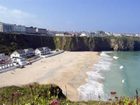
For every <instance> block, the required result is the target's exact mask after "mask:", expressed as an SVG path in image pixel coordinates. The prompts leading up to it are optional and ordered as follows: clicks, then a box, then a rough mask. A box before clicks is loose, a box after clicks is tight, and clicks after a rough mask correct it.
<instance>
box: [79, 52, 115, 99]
mask: <svg viewBox="0 0 140 105" xmlns="http://www.w3.org/2000/svg"><path fill="white" fill-rule="evenodd" d="M112 60H113V59H112V58H111V57H110V56H109V55H107V54H106V53H105V52H102V53H101V54H100V60H99V62H98V63H97V64H95V65H94V67H93V68H94V70H93V71H89V72H87V75H88V79H87V80H86V82H87V83H86V84H84V85H82V86H80V87H79V88H78V91H79V100H98V99H99V96H100V97H101V98H102V99H104V97H105V95H104V89H103V88H104V85H103V83H104V79H105V78H104V76H103V75H102V74H103V73H102V72H104V71H108V70H110V65H111V62H112Z"/></svg>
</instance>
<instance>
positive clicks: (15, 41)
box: [0, 33, 140, 53]
mask: <svg viewBox="0 0 140 105" xmlns="http://www.w3.org/2000/svg"><path fill="white" fill-rule="evenodd" d="M41 46H48V47H50V48H51V49H56V48H59V49H63V50H68V51H114V50H115V51H140V38H139V37H124V36H123V37H113V36H110V37H109V36H108V37H107V36H106V37H47V36H33V35H17V34H4V33H1V34H0V52H6V53H10V52H12V51H14V50H16V49H22V48H37V47H41Z"/></svg>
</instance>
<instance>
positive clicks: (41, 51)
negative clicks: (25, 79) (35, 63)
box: [35, 47, 51, 56]
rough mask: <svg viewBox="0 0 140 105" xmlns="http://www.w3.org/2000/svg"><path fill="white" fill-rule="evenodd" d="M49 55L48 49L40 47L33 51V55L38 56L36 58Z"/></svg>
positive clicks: (49, 50)
mask: <svg viewBox="0 0 140 105" xmlns="http://www.w3.org/2000/svg"><path fill="white" fill-rule="evenodd" d="M50 53H51V49H49V48H48V47H41V48H37V49H36V50H35V55H38V56H41V55H47V54H50Z"/></svg>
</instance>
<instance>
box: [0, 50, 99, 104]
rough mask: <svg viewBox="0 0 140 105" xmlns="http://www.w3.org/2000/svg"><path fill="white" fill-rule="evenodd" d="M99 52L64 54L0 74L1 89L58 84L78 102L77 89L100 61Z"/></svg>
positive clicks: (69, 96)
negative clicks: (27, 85)
mask: <svg viewBox="0 0 140 105" xmlns="http://www.w3.org/2000/svg"><path fill="white" fill-rule="evenodd" d="M98 59H99V56H98V52H64V53H62V54H59V55H56V56H52V57H49V58H43V59H41V60H39V61H37V62H35V63H33V64H32V65H28V66H26V67H25V68H23V69H15V70H12V71H8V72H5V73H1V74H0V87H5V86H11V85H16V86H21V85H25V84H29V83H33V82H38V83H40V84H48V83H49V84H50V83H51V84H56V85H58V86H59V87H60V88H61V89H62V90H63V93H64V94H66V93H67V96H68V98H69V99H70V100H72V101H77V100H78V91H77V88H78V87H79V86H80V85H82V84H84V83H85V79H86V78H87V75H86V72H87V71H89V70H92V69H93V65H94V64H95V63H96V62H97V61H98Z"/></svg>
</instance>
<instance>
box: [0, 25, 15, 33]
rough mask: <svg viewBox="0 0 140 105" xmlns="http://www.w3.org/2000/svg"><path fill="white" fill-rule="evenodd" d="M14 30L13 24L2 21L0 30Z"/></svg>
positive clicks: (7, 31)
mask: <svg viewBox="0 0 140 105" xmlns="http://www.w3.org/2000/svg"><path fill="white" fill-rule="evenodd" d="M13 31H14V25H13V24H6V23H2V22H0V32H6V33H11V32H13Z"/></svg>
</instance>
